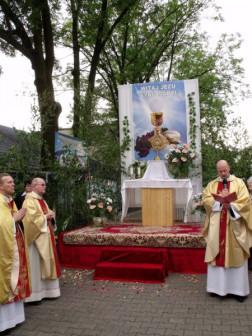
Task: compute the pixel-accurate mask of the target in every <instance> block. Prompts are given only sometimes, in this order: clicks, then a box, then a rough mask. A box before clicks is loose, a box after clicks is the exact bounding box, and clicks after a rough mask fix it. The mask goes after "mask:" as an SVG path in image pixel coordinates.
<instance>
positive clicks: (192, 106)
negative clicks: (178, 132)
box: [187, 92, 197, 149]
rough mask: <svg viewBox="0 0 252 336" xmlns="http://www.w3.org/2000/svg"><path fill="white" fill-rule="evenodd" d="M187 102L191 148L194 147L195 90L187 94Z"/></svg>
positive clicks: (195, 128)
mask: <svg viewBox="0 0 252 336" xmlns="http://www.w3.org/2000/svg"><path fill="white" fill-rule="evenodd" d="M187 97H188V102H189V119H190V133H189V134H190V142H191V148H193V149H196V130H197V124H196V107H195V92H191V93H189V94H188V95H187Z"/></svg>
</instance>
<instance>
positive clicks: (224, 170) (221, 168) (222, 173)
mask: <svg viewBox="0 0 252 336" xmlns="http://www.w3.org/2000/svg"><path fill="white" fill-rule="evenodd" d="M216 169H217V173H218V175H219V177H221V178H222V179H223V178H227V177H229V174H230V168H229V165H227V164H219V165H218V164H217V167H216Z"/></svg>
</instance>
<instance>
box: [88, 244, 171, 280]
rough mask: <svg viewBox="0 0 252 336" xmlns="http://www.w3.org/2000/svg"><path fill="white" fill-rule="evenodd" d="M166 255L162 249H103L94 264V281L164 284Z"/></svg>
mask: <svg viewBox="0 0 252 336" xmlns="http://www.w3.org/2000/svg"><path fill="white" fill-rule="evenodd" d="M166 275H167V254H166V251H165V249H162V248H139V247H126V248H115V247H113V248H110V247H107V248H104V249H103V251H102V252H101V257H100V260H99V262H98V263H97V264H96V267H95V273H94V279H95V280H117V281H122V280H123V281H138V282H149V283H160V282H164V280H165V277H166Z"/></svg>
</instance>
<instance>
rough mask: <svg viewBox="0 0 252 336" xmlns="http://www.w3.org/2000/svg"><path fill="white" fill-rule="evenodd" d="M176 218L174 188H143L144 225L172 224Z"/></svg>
mask: <svg viewBox="0 0 252 336" xmlns="http://www.w3.org/2000/svg"><path fill="white" fill-rule="evenodd" d="M173 220H174V189H170V188H143V189H142V223H143V226H172V225H173Z"/></svg>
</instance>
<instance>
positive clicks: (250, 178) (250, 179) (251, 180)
mask: <svg viewBox="0 0 252 336" xmlns="http://www.w3.org/2000/svg"><path fill="white" fill-rule="evenodd" d="M251 182H252V176H250V177H249V178H248V179H247V184H249V183H251Z"/></svg>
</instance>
